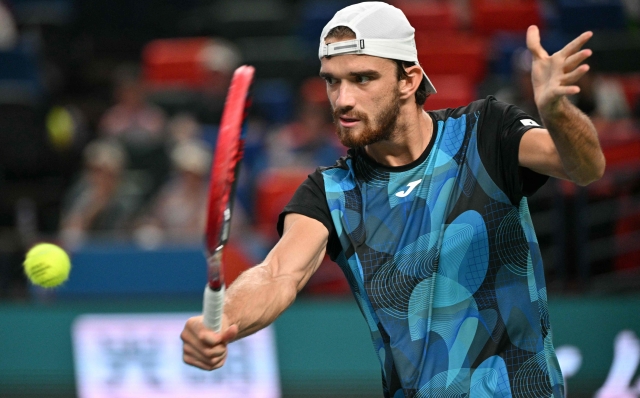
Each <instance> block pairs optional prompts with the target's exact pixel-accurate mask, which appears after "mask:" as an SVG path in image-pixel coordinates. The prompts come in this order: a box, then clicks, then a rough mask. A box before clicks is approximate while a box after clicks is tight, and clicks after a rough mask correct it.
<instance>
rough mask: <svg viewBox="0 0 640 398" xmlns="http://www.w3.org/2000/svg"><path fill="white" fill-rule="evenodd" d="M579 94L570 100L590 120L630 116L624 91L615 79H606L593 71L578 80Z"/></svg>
mask: <svg viewBox="0 0 640 398" xmlns="http://www.w3.org/2000/svg"><path fill="white" fill-rule="evenodd" d="M578 86H579V87H580V92H579V93H578V94H576V95H575V96H574V97H573V98H572V99H573V101H574V103H575V104H576V106H577V107H578V108H579V109H580V110H581V111H582V112H584V113H586V114H587V115H589V116H590V117H592V118H604V119H607V120H615V119H623V118H627V117H629V116H630V115H631V112H630V110H629V104H627V100H626V99H625V96H624V89H623V88H622V85H621V84H620V82H618V81H617V80H615V79H611V78H610V79H607V78H604V77H603V76H600V75H598V74H596V73H594V72H593V71H592V72H590V73H587V74H586V75H584V76H583V77H582V78H581V79H580V80H578Z"/></svg>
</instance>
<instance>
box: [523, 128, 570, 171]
mask: <svg viewBox="0 0 640 398" xmlns="http://www.w3.org/2000/svg"><path fill="white" fill-rule="evenodd" d="M518 163H519V165H520V166H522V167H526V168H528V169H530V170H533V171H535V172H537V173H540V174H544V175H548V176H551V177H556V178H562V179H569V176H568V175H567V173H566V172H565V170H564V167H563V166H562V161H561V159H560V155H559V154H558V151H557V149H556V145H555V144H554V142H553V139H552V138H551V135H549V132H548V131H547V130H546V129H542V128H534V129H530V130H528V131H527V132H525V133H524V135H523V136H522V139H521V140H520V148H519V151H518Z"/></svg>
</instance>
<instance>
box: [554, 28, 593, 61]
mask: <svg viewBox="0 0 640 398" xmlns="http://www.w3.org/2000/svg"><path fill="white" fill-rule="evenodd" d="M592 36H593V32H584V33H583V34H581V35H580V36H578V37H576V38H575V39H573V40H572V41H571V42H570V43H569V44H567V45H566V46H564V47H563V48H562V50H560V51H558V52H559V53H561V54H562V55H563V56H564V57H569V56H571V55H573V54H575V53H577V52H578V51H580V49H581V48H582V46H584V45H585V43H586V42H587V41H589V39H591V37H592Z"/></svg>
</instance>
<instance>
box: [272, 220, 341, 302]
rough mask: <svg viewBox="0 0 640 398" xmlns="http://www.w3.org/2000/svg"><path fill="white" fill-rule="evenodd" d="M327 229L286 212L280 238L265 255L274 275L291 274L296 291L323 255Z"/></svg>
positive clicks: (317, 223)
mask: <svg viewBox="0 0 640 398" xmlns="http://www.w3.org/2000/svg"><path fill="white" fill-rule="evenodd" d="M328 239H329V231H328V230H327V227H326V226H325V225H324V224H323V223H321V222H320V221H318V220H315V219H313V218H311V217H307V216H305V215H302V214H297V213H288V214H287V215H286V216H285V219H284V230H283V234H282V237H281V238H280V240H279V241H278V243H277V244H276V245H275V247H274V248H273V249H272V250H271V252H270V253H269V255H268V256H267V258H266V260H265V263H267V264H269V266H270V268H271V272H272V273H273V276H274V277H278V276H286V277H291V278H293V279H294V281H295V282H296V284H297V287H298V291H300V290H301V289H302V288H303V287H304V285H305V284H306V283H307V281H308V280H309V278H310V277H311V275H313V274H314V273H315V271H316V270H317V269H318V266H320V263H321V262H322V259H323V258H324V255H325V252H326V248H327V242H328Z"/></svg>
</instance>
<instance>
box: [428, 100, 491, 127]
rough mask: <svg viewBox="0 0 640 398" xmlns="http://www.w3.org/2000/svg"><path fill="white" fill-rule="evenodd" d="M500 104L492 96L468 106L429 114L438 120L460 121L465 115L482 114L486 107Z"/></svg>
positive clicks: (434, 111)
mask: <svg viewBox="0 0 640 398" xmlns="http://www.w3.org/2000/svg"><path fill="white" fill-rule="evenodd" d="M495 103H499V101H498V100H496V99H495V97H494V96H492V95H490V96H488V97H486V98H482V99H479V100H476V101H473V102H471V103H469V104H467V105H464V106H459V107H457V108H445V109H437V110H430V111H429V113H430V114H431V115H433V116H435V117H436V120H443V121H444V120H447V119H450V118H451V119H458V118H460V117H462V116H463V115H469V114H474V113H476V112H480V113H482V112H483V111H484V110H485V109H486V107H487V106H488V105H490V104H495Z"/></svg>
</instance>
